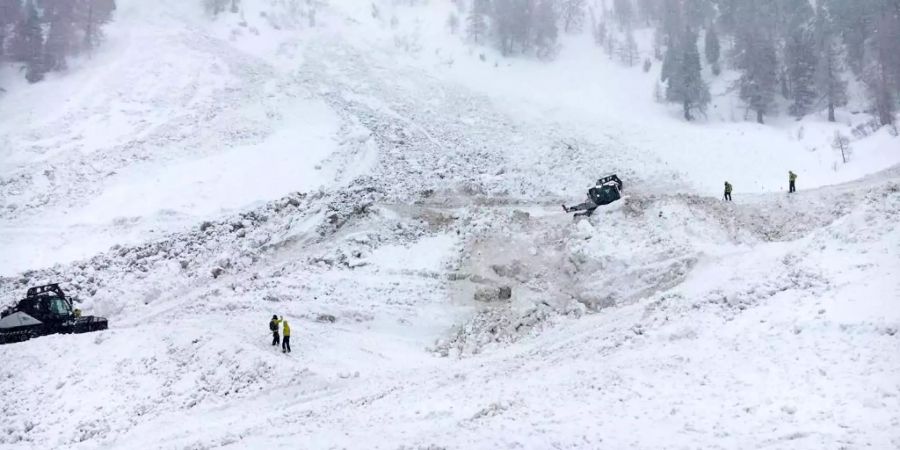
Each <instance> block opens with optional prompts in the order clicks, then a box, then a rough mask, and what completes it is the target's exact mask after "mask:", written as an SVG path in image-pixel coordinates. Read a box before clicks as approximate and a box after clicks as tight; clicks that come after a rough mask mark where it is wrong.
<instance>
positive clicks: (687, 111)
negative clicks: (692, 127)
mask: <svg viewBox="0 0 900 450" xmlns="http://www.w3.org/2000/svg"><path fill="white" fill-rule="evenodd" d="M683 106H684V120H687V121H688V122H690V121H691V120H693V117H691V104H690V103H689V102H688V101H687V100H685V101H684V103H683Z"/></svg>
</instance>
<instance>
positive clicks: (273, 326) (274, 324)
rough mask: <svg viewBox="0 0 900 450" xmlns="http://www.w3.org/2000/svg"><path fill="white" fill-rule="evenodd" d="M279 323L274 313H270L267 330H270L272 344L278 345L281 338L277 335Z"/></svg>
mask: <svg viewBox="0 0 900 450" xmlns="http://www.w3.org/2000/svg"><path fill="white" fill-rule="evenodd" d="M280 323H281V320H280V319H279V318H278V316H276V315H275V314H272V320H270V321H269V331H271V332H272V345H278V344H279V343H281V338H280V337H279V336H278V325H279V324H280Z"/></svg>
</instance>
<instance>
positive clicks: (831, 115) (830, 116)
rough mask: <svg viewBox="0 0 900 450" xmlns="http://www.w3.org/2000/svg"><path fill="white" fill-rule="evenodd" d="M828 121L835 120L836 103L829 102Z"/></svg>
mask: <svg viewBox="0 0 900 450" xmlns="http://www.w3.org/2000/svg"><path fill="white" fill-rule="evenodd" d="M828 121H829V122H834V103H833V102H828Z"/></svg>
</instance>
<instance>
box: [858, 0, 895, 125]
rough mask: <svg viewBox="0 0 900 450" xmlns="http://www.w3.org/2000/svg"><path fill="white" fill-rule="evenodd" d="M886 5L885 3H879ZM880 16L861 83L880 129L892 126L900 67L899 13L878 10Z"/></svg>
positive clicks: (884, 9)
mask: <svg viewBox="0 0 900 450" xmlns="http://www.w3.org/2000/svg"><path fill="white" fill-rule="evenodd" d="M883 1H884V3H887V0H883ZM882 12H883V13H884V14H883V15H882V16H881V18H880V19H879V21H878V23H877V25H876V28H875V33H874V34H875V35H874V36H873V38H872V40H871V42H870V44H869V47H870V48H871V54H872V61H871V62H870V63H869V65H868V66H867V67H866V69H865V72H864V80H865V82H866V85H867V86H868V87H869V91H870V93H871V95H872V100H873V103H874V106H875V110H876V113H877V114H878V120H879V121H880V122H881V124H882V125H893V124H894V114H895V112H896V110H897V104H896V98H895V96H896V95H897V94H898V92H900V73H898V68H900V63H897V62H895V58H900V57H898V56H897V52H898V48H897V47H898V40H900V11H898V12H896V15H895V13H894V11H893V10H889V9H888V8H887V7H885V8H883V9H882Z"/></svg>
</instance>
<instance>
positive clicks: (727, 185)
mask: <svg viewBox="0 0 900 450" xmlns="http://www.w3.org/2000/svg"><path fill="white" fill-rule="evenodd" d="M725 200H728V201H729V202H730V201H731V183H729V182H727V181H726V182H725Z"/></svg>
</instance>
